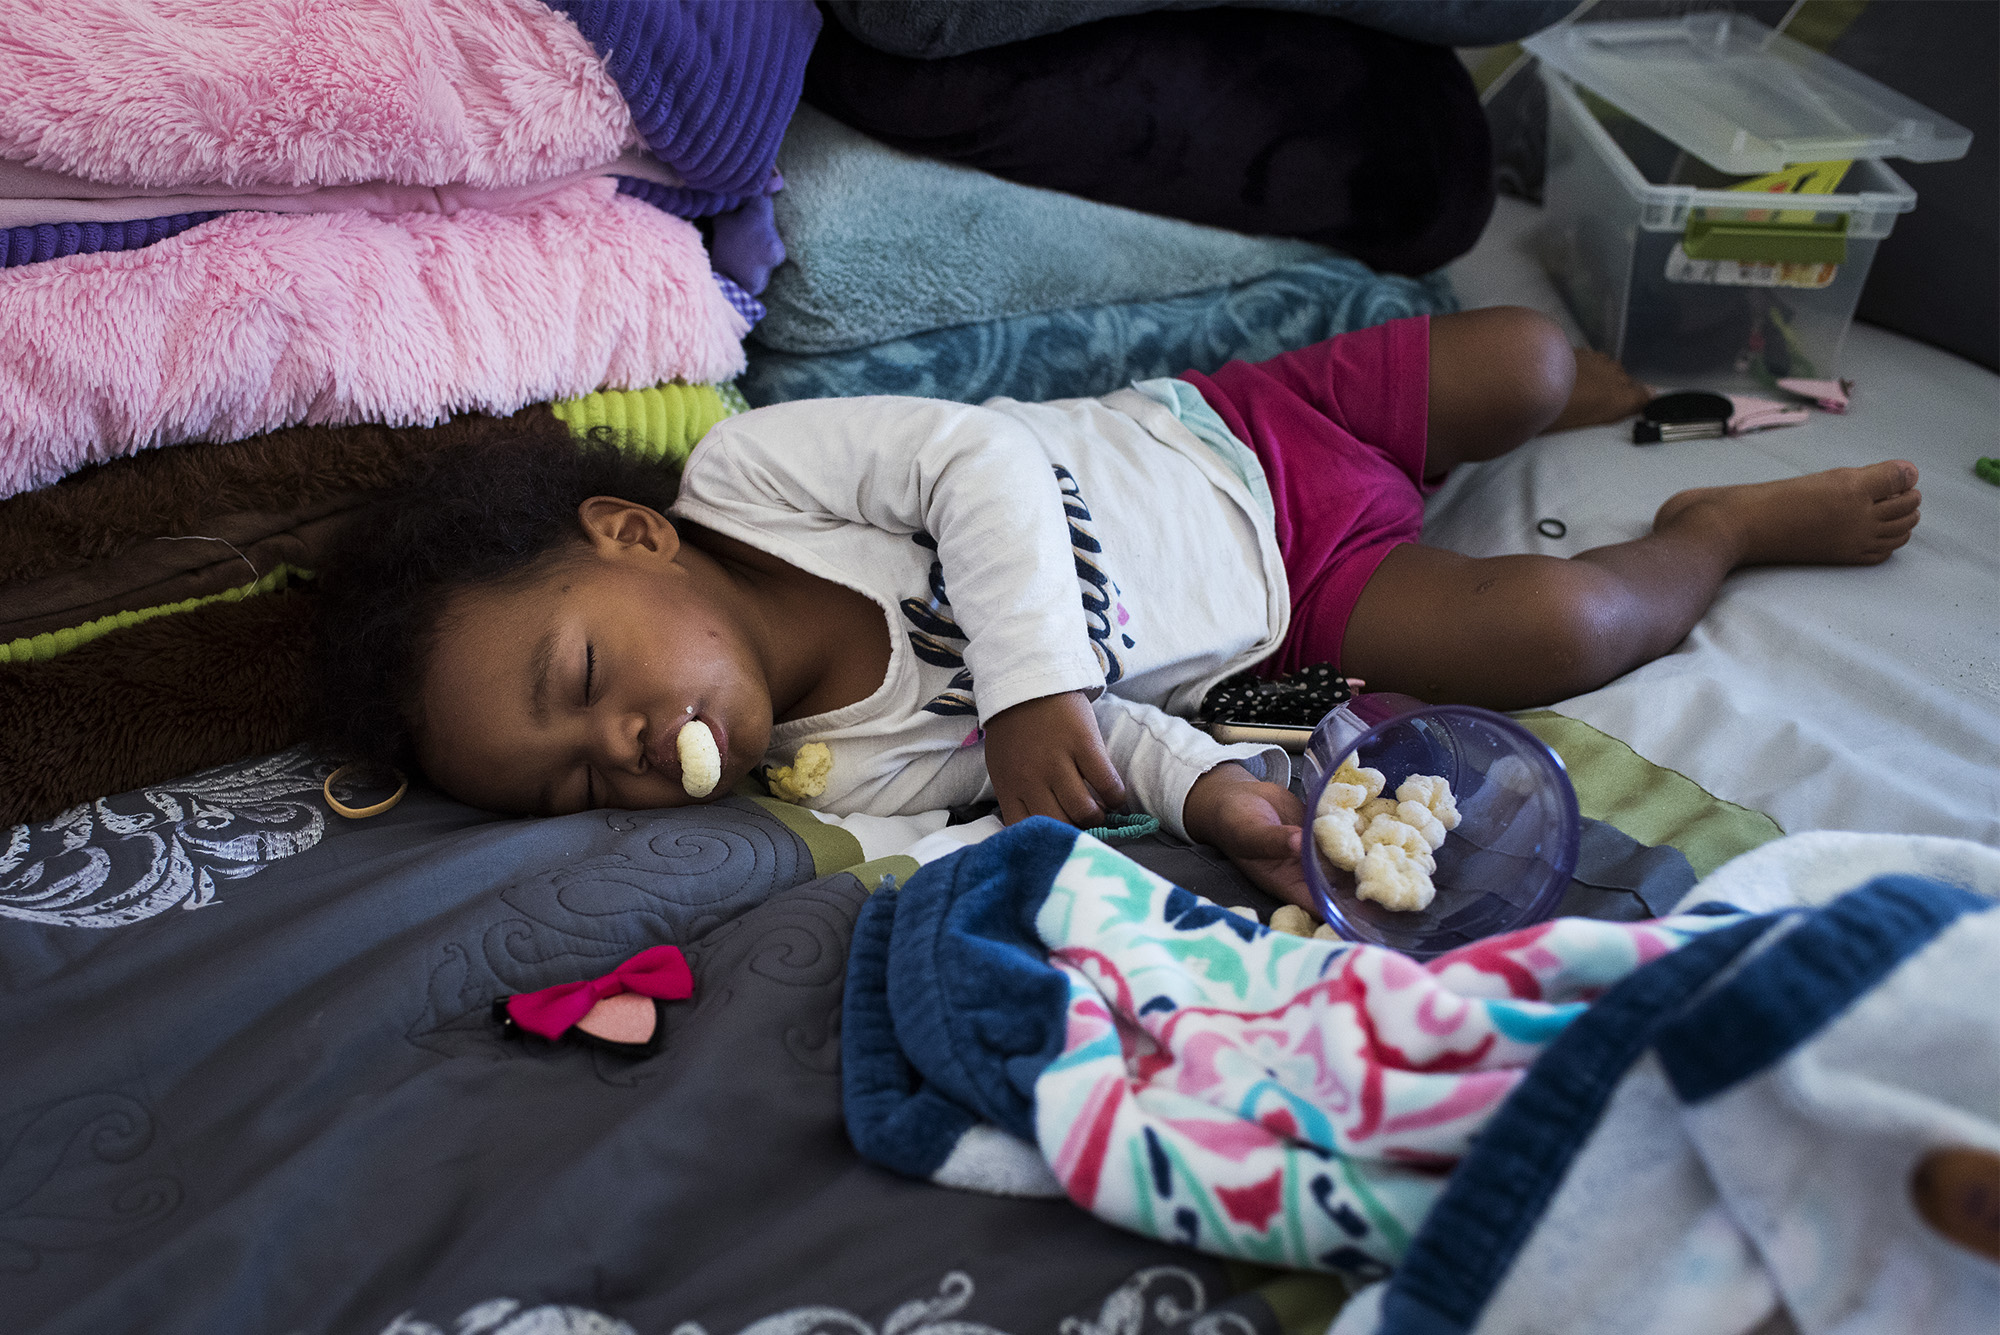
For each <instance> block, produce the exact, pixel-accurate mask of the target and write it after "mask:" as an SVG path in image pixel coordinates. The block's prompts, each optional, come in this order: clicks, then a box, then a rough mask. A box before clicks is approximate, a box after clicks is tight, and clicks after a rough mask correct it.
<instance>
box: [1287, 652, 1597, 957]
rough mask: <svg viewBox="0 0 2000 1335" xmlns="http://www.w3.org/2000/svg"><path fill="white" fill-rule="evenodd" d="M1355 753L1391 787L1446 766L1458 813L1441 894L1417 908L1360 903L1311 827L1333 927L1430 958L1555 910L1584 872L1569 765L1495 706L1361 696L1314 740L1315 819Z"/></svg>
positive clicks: (1313, 863)
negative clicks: (1573, 878)
mask: <svg viewBox="0 0 2000 1335" xmlns="http://www.w3.org/2000/svg"><path fill="white" fill-rule="evenodd" d="M1349 755H1353V756H1355V763H1356V764H1359V765H1362V766H1366V767H1368V768H1372V769H1378V770H1381V771H1382V774H1383V777H1384V778H1385V779H1387V780H1388V790H1387V791H1388V792H1389V793H1391V794H1393V793H1394V792H1395V790H1396V786H1397V785H1398V784H1400V783H1401V782H1402V781H1403V780H1404V779H1406V778H1408V777H1409V776H1410V775H1412V774H1442V775H1443V776H1444V777H1445V778H1446V779H1447V780H1449V781H1450V783H1451V791H1452V793H1453V794H1454V796H1455V797H1456V798H1457V801H1458V810H1459V816H1460V820H1459V824H1458V828H1457V829H1455V830H1453V831H1451V832H1450V834H1448V835H1447V836H1446V837H1445V841H1444V846H1443V847H1441V848H1439V849H1438V850H1437V853H1436V855H1435V856H1436V858H1437V870H1436V871H1435V872H1433V873H1432V874H1431V881H1432V883H1433V884H1435V885H1436V886H1437V898H1435V899H1433V900H1432V901H1431V903H1430V907H1429V908H1426V909H1424V910H1423V911H1421V912H1416V913H1406V912H1396V911H1394V910H1391V909H1385V908H1383V907H1382V906H1381V905H1380V904H1377V903H1375V902H1374V901H1372V900H1366V899H1357V898H1356V897H1355V894H1354V874H1353V873H1352V872H1344V871H1341V870H1339V869H1338V868H1336V867H1334V866H1333V865H1332V864H1331V863H1329V862H1327V861H1326V860H1325V859H1324V858H1322V857H1321V856H1320V855H1319V850H1318V849H1317V848H1316V847H1315V846H1314V844H1313V840H1312V831H1311V829H1310V826H1308V829H1307V831H1306V841H1305V850H1304V860H1305V872H1306V884H1307V885H1308V886H1310V887H1311V888H1312V893H1313V898H1314V899H1315V900H1317V901H1318V902H1319V909H1320V914H1321V916H1322V917H1324V918H1325V919H1326V921H1327V923H1328V924H1330V925H1331V926H1332V927H1333V929H1334V931H1336V932H1338V933H1340V934H1341V935H1342V936H1343V937H1346V938H1347V939H1348V940H1350V941H1364V942H1368V943H1370V944H1373V945H1378V946H1390V947H1392V948H1394V949H1396V950H1400V951H1402V952H1404V953H1405V954H1408V955H1412V956H1414V957H1416V958H1418V959H1429V958H1431V957H1432V956H1435V955H1442V954H1444V953H1445V952H1446V951H1448V950H1454V949H1456V948H1458V947H1459V946H1462V945H1465V944H1466V943H1467V942H1469V941H1476V940H1478V939H1479V938H1481V937H1485V936H1495V935H1498V934H1499V933H1501V932H1510V931H1513V930H1514V929H1515V928H1517V927H1526V926H1528V925H1529V924H1531V923H1537V922H1540V921H1542V920H1543V919H1544V918H1547V917H1548V916H1549V915H1550V914H1552V913H1554V912H1555V909H1556V905H1557V904H1559V903H1560V902H1561V901H1562V897H1563V891H1564V890H1566V889H1567V888H1568V886H1569V878H1570V873H1571V872H1572V871H1574V870H1575V869H1576V850H1577V841H1578V839H1579V837H1580V836H1581V833H1582V825H1581V822H1580V818H1579V816H1578V814H1577V809H1576V789H1575V788H1574V787H1573V786H1572V785H1571V783H1570V781H1569V771H1568V770H1566V769H1565V768H1564V767H1563V763H1562V758H1561V757H1560V756H1558V755H1557V754H1556V753H1555V752H1554V751H1552V750H1550V749H1549V747H1548V745H1547V744H1546V743H1544V742H1543V741H1542V740H1541V739H1540V738H1538V737H1536V736H1535V735H1534V734H1533V733H1531V732H1529V731H1528V730H1527V729H1526V728H1523V727H1522V726H1521V725H1520V724H1518V723H1516V722H1514V721H1513V720H1512V719H1510V718H1508V717H1506V716H1505V715H1503V714H1496V713H1494V712H1493V711H1492V710H1490V709H1477V708H1474V707H1472V706H1471V705H1427V704H1424V703H1423V702H1422V701H1420V700H1415V699H1412V698H1411V697H1409V696H1407V695H1393V694H1389V693H1387V692H1376V693H1373V694H1369V695H1359V696H1356V697H1355V698H1354V699H1352V700H1349V701H1348V702H1347V703H1345V704H1343V705H1342V706H1341V707H1340V708H1338V709H1336V710H1334V711H1333V712H1332V713H1330V714H1328V715H1327V716H1326V717H1325V718H1323V719H1321V720H1320V722H1319V726H1318V727H1317V728H1315V729H1314V730H1313V735H1312V740H1311V741H1310V742H1309V743H1307V745H1306V752H1305V785H1306V813H1307V820H1308V822H1310V820H1311V817H1312V815H1313V813H1315V812H1317V811H1318V809H1319V797H1320V793H1321V791H1322V790H1324V789H1325V787H1326V783H1327V779H1328V778H1329V777H1330V776H1331V775H1332V774H1333V772H1334V771H1335V770H1337V769H1339V768H1340V763H1341V761H1342V760H1344V759H1345V758H1346V757H1348V756H1349Z"/></svg>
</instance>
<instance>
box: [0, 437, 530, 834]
mask: <svg viewBox="0 0 2000 1335" xmlns="http://www.w3.org/2000/svg"><path fill="white" fill-rule="evenodd" d="M548 413H549V409H548V407H547V405H544V404H538V405H535V406H532V407H529V408H524V409H522V410H521V412H520V413H518V414H516V417H517V418H519V419H521V420H524V421H525V420H527V419H529V418H531V417H534V416H536V415H547V414H548ZM470 434H471V432H470V428H469V419H465V418H461V419H457V420H455V421H452V422H447V423H445V424H443V425H441V426H436V427H427V428H391V427H382V426H350V427H297V428H293V429H290V430H285V431H274V432H271V433H270V434H268V435H263V436H257V437H254V438H252V439H249V440H242V441H233V442H229V443H227V444H192V445H177V446H174V447H172V448H169V449H161V450H149V451H146V452H145V453H142V454H139V455H136V456H133V457H131V458H128V459H120V460H116V461H114V462H112V463H107V464H103V465H100V466H98V467H95V468H91V469H88V470H86V471H83V472H80V473H77V474H75V475H73V476H71V477H68V478H65V479H64V480H63V481H61V482H59V483H57V484H56V485H54V486H51V487H47V488H44V489H43V490H40V491H33V492H27V493H24V494H22V495H19V496H13V497H9V498H7V499H6V500H4V501H0V643H6V642H8V641H11V640H15V639H18V638H21V637H24V636H32V635H36V634H39V633H41V632H43V631H49V630H58V629H64V628H67V627H73V626H77V625H80V624H82V623H84V622H88V621H91V620H94V619H96V618H98V617H102V616H108V615H111V614H114V613H117V612H123V611H133V610H137V609H140V608H148V607H155V606H159V605H161V604H163V603H171V602H178V601H181V600H184V599H188V598H199V597H205V596H208V595H211V594H216V593H221V592H223V591H224V590H227V589H231V588H236V587H240V586H241V585H244V584H247V583H250V582H252V581H253V580H255V579H258V578H260V577H261V576H263V575H265V574H267V573H269V572H270V571H272V570H274V569H276V568H277V567H278V566H279V565H280V564H285V565H289V566H290V567H291V568H292V569H294V570H296V571H306V572H311V571H317V570H319V569H320V568H321V562H322V558H323V556H324V554H325V552H326V551H327V550H328V549H329V545H330V544H331V543H332V542H333V540H334V539H335V538H336V536H337V535H338V534H339V533H340V532H341V530H342V529H343V528H344V527H345V526H346V525H347V524H348V523H350V522H351V521H352V519H353V517H354V515H355V514H356V513H357V508H358V507H359V506H360V505H362V504H363V503H364V502H365V501H366V499H367V497H368V496H369V494H370V493H373V492H376V491H379V490H381V489H383V488H386V487H391V486H394V485H395V484H396V482H397V481H398V480H399V479H400V478H401V477H402V476H403V475H404V472H405V470H406V468H407V467H408V464H409V461H410V460H412V459H413V458H415V457H417V456H418V455H421V454H424V453H427V452H430V451H434V450H443V449H451V448H453V447H454V446H457V445H460V444H462V443H463V442H464V441H466V440H467V439H469V438H470ZM312 604H313V595H312V592H311V584H310V582H307V583H304V584H300V585H296V586H294V587H292V588H290V589H289V590H286V591H281V592H275V593H269V594H265V595H262V596H258V597H251V598H245V599H243V600H242V601H240V602H217V603H211V604H209V605H207V606H204V607H199V608H196V609H194V610H191V611H183V612H176V613H173V614H172V615H167V616H161V617H158V618H155V619H153V620H149V621H146V622H143V623H141V624H138V625H134V626H128V627H126V628H123V629H120V630H116V631H113V632H111V633H110V634H107V635H104V636H102V637H101V638H98V639H95V640H91V641H90V642H88V643H86V644H83V645H81V646H79V647H77V648H75V649H72V650H70V651H69V652H67V653H62V654H58V655H56V656H55V657H53V658H49V659H47V660H46V661H38V662H25V663H21V662H17V663H10V664H0V825H11V824H14V823H17V822H20V821H25V820H43V819H47V818H48V817H50V816H53V815H55V814H57V813H58V812H60V811H62V810H63V809H65V808H67V807H69V806H72V805H74V804H76V803H78V802H85V801H90V800H92V799H94V798H97V797H101V796H104V795H106V794H110V793H117V792H123V791H126V790H128V789H132V788H137V787H140V786H142V785H144V784H148V783H153V782H157V781H158V780H161V779H166V778H172V777H174V776H176V775H180V774H185V773H188V772H189V771H192V770H197V769H201V768H204V767H206V766H209V765H217V764H222V763H224V762H226V761H229V760H235V759H240V758H242V757H244V756H249V755H256V754H259V753H261V752H265V751H273V750H277V749H279V748H281V747H284V746H289V745H291V744H293V743H295V742H297V741H299V740H301V739H303V738H304V737H305V736H306V735H307V732H308V730H309V726H310V718H311V714H310V701H309V699H308V685H307V683H308V667H309V664H310V655H311V653H312V644H313V630H312Z"/></svg>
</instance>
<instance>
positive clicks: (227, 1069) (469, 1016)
mask: <svg viewBox="0 0 2000 1335" xmlns="http://www.w3.org/2000/svg"><path fill="white" fill-rule="evenodd" d="M326 770H327V767H326V765H325V764H324V763H323V762H322V761H321V760H319V759H318V758H317V757H315V756H313V755H312V754H310V753H308V752H304V751H296V752H287V753H285V754H283V755H280V756H275V757H270V758H266V759H264V760H260V761H255V762H250V763H246V764H243V765H237V766H231V767H227V768H224V769H222V770H217V771H213V772H210V773H208V774H204V775H197V776H194V777H193V778H191V779H188V780H185V781H183V782H180V783H175V784H167V785H161V786H159V787H157V788H155V789H151V790H148V791H146V792H143V793H135V794H128V795H125V796H122V797H117V798H109V799H106V800H104V801H101V802H96V803H92V804H89V805H87V806H84V807H79V808H76V809H75V810H73V811H70V812H68V813H66V814H65V815H64V816H62V817H61V818H60V819H58V820H55V821H52V822H49V823H47V824H43V825H36V826H21V827H17V828H15V829H14V830H13V831H11V832H10V833H8V834H6V835H5V836H4V839H5V850H6V851H5V853H4V855H0V987H4V989H5V995H6V998H7V1018H8V1023H7V1024H6V1025H5V1026H4V1028H0V1070H4V1071H6V1073H7V1075H6V1079H5V1081H4V1083H3V1084H0V1310H4V1311H5V1312H6V1313H7V1316H6V1318H5V1323H4V1324H5V1326H6V1329H7V1330H8V1331H10V1332H19V1333H21V1335H26V1333H27V1332H38V1333H46V1335H56V1333H57V1332H63V1333H72V1332H73V1333H75V1335H83V1333H84V1332H89V1333H90V1335H109V1333H111V1332H126V1331H131V1332H138V1331H144V1332H148V1333H149V1335H166V1333H170V1332H188V1333H189V1335H195V1333H197V1332H198V1333H199V1335H218V1333H220V1332H235V1331H243V1332H251V1331H256V1332H292V1331H297V1332H320V1331H326V1332H335V1331H338V1332H362V1333H363V1335H376V1333H378V1332H383V1333H386V1332H396V1333H397V1335H432V1333H434V1332H443V1331H448V1330H452V1331H459V1332H461V1333H462V1335H473V1333H474V1332H477V1333H478V1335H531V1333H537V1335H546V1333H549V1332H578V1333H581V1332H603V1333H604V1335H614V1333H615V1332H627V1331H632V1332H637V1331H646V1332H654V1331H657V1332H663V1333H664V1332H677V1333H678V1335H727V1333H728V1332H737V1331H748V1330H751V1329H755V1330H757V1331H758V1332H760V1335H779V1333H780V1332H798V1335H806V1332H811V1331H828V1332H831V1331H836V1330H837V1331H841V1332H851V1333H852V1335H874V1333H875V1332H878V1331H879V1332H881V1333H882V1335H920V1333H921V1332H939V1333H940V1335H942V1333H943V1332H947V1331H949V1332H956V1333H957V1335H988V1332H1002V1331H1007V1332H1022V1335H1026V1332H1029V1331H1034V1332H1042V1331H1054V1330H1058V1329H1061V1330H1069V1331H1072V1332H1073V1335H1140V1333H1141V1332H1150V1331H1160V1330H1167V1329H1180V1328H1183V1327H1185V1328H1188V1329H1190V1330H1200V1331H1203V1332H1214V1335H1224V1333H1225V1332H1227V1333H1228V1335H1250V1332H1253V1331H1256V1330H1266V1331H1268V1330H1271V1329H1273V1328H1274V1327H1273V1326H1272V1325H1271V1321H1270V1309H1269V1308H1268V1307H1265V1306H1264V1305H1262V1304H1261V1302H1246V1301H1245V1300H1242V1299H1238V1300H1234V1301H1231V1300H1229V1299H1228V1298H1227V1292H1228V1286H1227V1285H1226V1284H1225V1282H1224V1279H1223V1276H1222V1273H1221V1271H1220V1270H1219V1268H1218V1267H1217V1266H1216V1265H1215V1264H1214V1263H1212V1262H1210V1261H1209V1260H1207V1259H1205V1258H1202V1257H1198V1256H1196V1255H1194V1254H1192V1253H1187V1252H1182V1251H1179V1250H1177V1249H1174V1248H1171V1247H1167V1246H1164V1245H1161V1244H1157V1243H1154V1242H1150V1241H1147V1240H1145V1239H1142V1238H1139V1237H1136V1236H1131V1235H1127V1234H1124V1233H1121V1232H1118V1231H1116V1230H1113V1229H1111V1228H1109V1227H1108V1226H1106V1225H1103V1224H1100V1223H1098V1222H1097V1221H1096V1220H1094V1219H1092V1218H1091V1217H1090V1216H1088V1215H1086V1214H1085V1213H1084V1212H1082V1211H1080V1210H1077V1209H1075V1208H1073V1207H1071V1206H1070V1205H1068V1204H1067V1203H1066V1202H1062V1201H1047V1200H1016V1199H1002V1198H997V1197H985V1196H976V1195H971V1194H967V1193H960V1192H951V1191H945V1190H941V1189H938V1188H935V1187H931V1186H928V1185H924V1184H920V1183H914V1182H909V1181H905V1180H903V1179H900V1178H897V1177H894V1176H892V1175H890V1174H888V1173H885V1172H882V1171H880V1170H878V1169H875V1168H872V1167H870V1166H868V1165H867V1164H865V1163H863V1162H862V1161H861V1160H860V1158H859V1157H858V1156H857V1155H856V1154H855V1153H854V1152H853V1150H852V1148H851V1147H850V1146H849V1144H848V1142H847V1139H846V1135H845V1132H844V1130H843V1124H842V1120H841V1112H840V1090H839V1078H838V1065H837V1061H838V1054H839V1016H840V998H841V989H842V983H843V979H844V975H845V960H846V953H847V941H848V936H849V933H850V930H851V926H852V923H853V919H854V915H855V913H856V912H857V911H858V908H859V906H860V904H861V903H863V902H864V901H865V900H866V898H867V896H868V894H869V893H870V892H871V891H872V890H873V889H874V888H875V886H874V885H873V884H870V883H867V881H873V880H876V879H879V877H874V876H869V877H868V878H867V881H864V879H863V878H862V877H857V875H855V874H852V873H849V872H834V873H832V874H828V875H816V874H815V868H814V863H813V857H812V852H811V850H810V849H808V847H807V846H806V844H805V843H804V842H803V841H802V840H801V839H800V838H799V836H797V835H796V834H794V833H793V832H792V831H791V830H790V829H789V828H788V827H787V826H786V824H785V823H784V822H783V821H781V820H780V819H778V818H777V817H776V816H774V815H773V814H771V812H770V811H768V810H766V809H765V808H764V807H762V806H760V805H759V804H757V803H755V802H751V801H747V800H743V799H730V800H727V801H725V802H722V803H718V804H715V805H711V806H707V807H703V808H700V809H689V810H681V811H659V812H591V813H585V814H581V815H576V816H568V817H562V818H558V819H553V820H537V821H510V820H499V819H496V818H493V817H490V816H486V815H483V814H481V813H478V812H474V811H472V810H470V809H468V808H465V807H462V806H458V805H456V804H454V803H452V802H449V801H447V800H445V799H444V798H442V797H439V796H437V795H435V794H426V793H423V792H418V793H415V794H413V795H412V796H411V797H410V798H409V799H407V800H406V801H404V802H403V804H402V805H401V806H399V807H397V808H396V809H395V810H393V811H391V812H389V813H387V814H386V815H383V816H380V817H377V818H374V819H371V820H366V821H359V822H348V821H344V820H340V819H337V818H333V817H331V816H330V815H329V814H328V812H327V811H326V809H325V807H324V805H323V804H322V803H321V801H320V799H319V786H320V782H321V780H322V779H323V778H324V776H325V774H326ZM660 944H672V945H676V946H679V947H680V948H681V950H682V951H683V952H684V953H685V955H686V958H687V961H688V964H689V966H690V968H691V969H692V972H693V975H694V979H695V988H694V995H693V997H692V999H691V1000H689V1001H685V1002H677V1003H673V1004H671V1005H669V1006H668V1008H667V1010H666V1012H665V1014H666V1020H665V1033H664V1043H663V1045H662V1047H661V1049H660V1051H658V1052H657V1053H656V1054H655V1055H653V1056H651V1057H645V1058H639V1059H633V1058H628V1057H623V1056H617V1055H613V1054H609V1053H605V1052H602V1051H597V1050H594V1049H590V1048H585V1047H579V1046H569V1045H557V1046H548V1045H545V1044H542V1043H541V1041H540V1040H526V1041H523V1040H519V1039H511V1038H507V1037H504V1036H503V1035H502V1033H501V1031H500V1029H499V1028H498V1026H497V1025H496V1024H495V1023H494V1022H493V1021H492V1019H491V1017H490V1014H489V1011H490V1006H491V1003H492V1001H493V1000H494V999H495V998H496V997H497V996H499V995H501V994H503V993H508V992H515V991H520V990H529V989H536V988H542V987H547V986H550V985H552V984H556V983H560V982H565V981H570V980H575V979H580V978H584V977H589V976H594V975H596V974H600V973H603V972H605V971H606V970H608V969H609V968H610V967H612V966H613V965H614V964H616V963H617V962H619V961H621V960H623V959H625V958H627V957H629V956H631V955H633V954H635V953H637V952H638V951H640V950H642V949H645V948H647V947H650V946H654V945H660Z"/></svg>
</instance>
